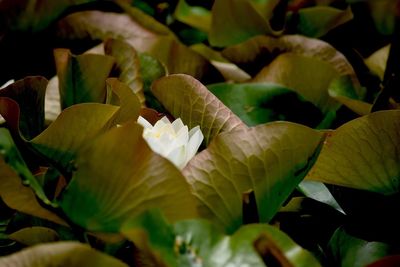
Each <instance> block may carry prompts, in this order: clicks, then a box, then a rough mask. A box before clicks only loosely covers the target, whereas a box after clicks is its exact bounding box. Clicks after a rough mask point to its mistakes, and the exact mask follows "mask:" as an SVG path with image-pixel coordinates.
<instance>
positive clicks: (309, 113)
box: [208, 83, 322, 127]
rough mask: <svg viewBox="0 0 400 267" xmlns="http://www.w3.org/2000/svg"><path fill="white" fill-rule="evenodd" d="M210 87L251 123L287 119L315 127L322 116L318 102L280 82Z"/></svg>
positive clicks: (231, 108)
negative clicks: (304, 96) (306, 98)
mask: <svg viewBox="0 0 400 267" xmlns="http://www.w3.org/2000/svg"><path fill="white" fill-rule="evenodd" d="M208 89H209V90H210V91H211V92H212V93H213V94H214V95H215V96H216V97H218V99H220V100H221V101H222V102H223V103H224V104H225V105H226V106H227V107H228V108H229V109H230V110H232V112H234V113H235V114H236V115H237V116H238V117H239V118H240V119H241V120H242V121H243V122H245V123H246V124H247V125H248V126H254V125H257V124H261V123H266V122H271V121H277V120H286V121H292V122H297V123H302V124H305V125H308V126H310V127H315V126H316V125H318V123H319V122H320V121H321V119H322V113H321V112H320V111H319V110H318V108H317V107H316V106H314V105H313V104H311V103H310V102H307V101H306V100H304V99H303V98H302V97H301V96H299V95H298V94H297V93H295V92H293V90H289V89H287V88H285V87H283V86H281V85H278V84H274V83H241V84H231V83H221V84H213V85H209V86H208ZM298 110H302V112H301V114H299V113H298V112H297V111H298Z"/></svg>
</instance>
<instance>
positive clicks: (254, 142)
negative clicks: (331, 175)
mask: <svg viewBox="0 0 400 267" xmlns="http://www.w3.org/2000/svg"><path fill="white" fill-rule="evenodd" d="M322 139H323V134H322V133H320V132H317V131H315V130H312V129H310V128H308V127H305V126H302V125H299V124H294V123H289V122H275V123H269V124H264V125H259V126H256V127H253V128H250V129H241V130H236V131H231V132H226V133H222V134H220V135H218V136H216V137H215V138H214V141H213V142H212V143H211V144H210V145H209V146H208V148H207V149H205V150H203V151H202V152H201V153H199V154H198V155H197V156H195V157H194V158H193V159H192V160H191V161H190V162H189V164H188V165H187V166H186V167H185V168H184V170H183V173H184V175H185V176H186V178H187V179H188V181H189V183H190V184H191V186H192V191H193V194H194V195H195V196H196V197H197V198H198V200H199V212H200V214H201V215H202V217H205V218H209V219H211V220H212V221H214V222H215V223H217V224H218V225H220V226H223V227H224V228H225V229H227V231H228V232H233V231H234V230H236V229H237V228H238V227H239V226H240V225H241V224H242V221H243V215H242V194H243V193H244V192H245V191H248V190H254V192H255V197H256V202H257V208H258V214H259V218H260V221H261V222H268V221H269V220H270V219H271V218H272V217H273V216H274V215H275V213H276V212H277V211H278V209H279V208H280V206H281V205H282V204H283V202H284V201H285V200H286V199H287V197H288V196H289V195H290V193H291V192H292V191H293V190H294V188H295V187H296V186H297V185H298V183H299V182H300V181H301V180H302V179H303V177H304V176H305V175H306V174H307V171H308V170H309V168H310V167H311V166H312V164H313V162H314V160H315V157H316V155H317V153H318V147H319V145H320V143H321V142H322Z"/></svg>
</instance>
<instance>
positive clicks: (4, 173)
mask: <svg viewBox="0 0 400 267" xmlns="http://www.w3.org/2000/svg"><path fill="white" fill-rule="evenodd" d="M4 131H5V129H0V139H1V140H4V139H3V138H5V137H6V135H7V134H4ZM20 169H21V170H23V171H24V172H25V174H26V175H28V176H30V178H29V179H35V178H34V177H33V176H32V174H30V173H29V171H28V170H26V169H25V168H24V167H23V165H22V166H21V167H20ZM35 184H37V182H36V183H35ZM39 189H40V191H42V190H41V188H39ZM42 194H43V193H42ZM0 197H1V199H2V200H3V201H4V202H5V203H6V204H7V206H8V207H10V208H12V209H15V210H18V211H20V212H23V213H26V214H29V215H32V216H36V217H39V218H42V219H46V220H49V221H52V222H55V223H58V224H62V225H67V224H66V222H65V221H64V220H62V219H60V218H59V217H58V216H57V215H56V214H54V213H53V212H51V211H49V210H47V209H45V208H43V207H42V206H41V204H39V202H38V199H37V197H36V194H35V192H34V191H33V190H32V189H31V188H30V187H28V186H24V185H23V184H22V182H21V178H20V177H19V174H18V173H17V172H16V171H15V170H14V169H13V168H12V167H11V166H10V165H8V164H7V163H6V162H5V160H4V158H3V156H1V157H0Z"/></svg>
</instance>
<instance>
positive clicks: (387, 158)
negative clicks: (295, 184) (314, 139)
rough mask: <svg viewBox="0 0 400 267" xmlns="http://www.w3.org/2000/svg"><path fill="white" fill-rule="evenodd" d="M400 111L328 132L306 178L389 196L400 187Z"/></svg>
mask: <svg viewBox="0 0 400 267" xmlns="http://www.w3.org/2000/svg"><path fill="white" fill-rule="evenodd" d="M399 133H400V111H399V110H391V111H380V112H375V113H372V114H370V115H367V116H364V117H361V118H358V119H355V120H352V121H350V122H348V123H346V124H344V125H342V126H341V127H339V128H338V129H336V130H335V131H331V132H329V133H328V136H327V138H326V140H325V143H324V146H323V148H322V151H321V153H320V155H319V157H318V159H317V162H316V163H315V165H314V166H313V168H312V169H311V170H310V172H309V173H308V175H307V177H306V178H307V179H310V180H317V181H322V182H325V183H330V184H337V185H342V186H346V187H352V188H357V189H364V190H369V191H373V192H378V193H382V194H386V195H390V194H394V193H397V192H398V191H399V188H400V166H399V164H398V163H399V162H400V158H399V157H400V153H399V151H400V135H399Z"/></svg>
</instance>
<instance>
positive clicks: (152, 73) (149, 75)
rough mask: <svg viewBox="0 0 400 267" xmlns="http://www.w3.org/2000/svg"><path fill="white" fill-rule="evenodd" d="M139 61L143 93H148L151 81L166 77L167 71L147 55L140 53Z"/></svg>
mask: <svg viewBox="0 0 400 267" xmlns="http://www.w3.org/2000/svg"><path fill="white" fill-rule="evenodd" d="M139 60H140V72H141V74H142V78H143V87H144V90H145V93H146V92H150V87H151V84H152V83H153V81H155V80H157V79H159V78H161V77H163V76H165V75H167V70H166V69H165V66H163V65H162V64H161V62H160V61H158V60H157V59H155V58H154V57H152V56H150V55H148V54H145V53H140V54H139Z"/></svg>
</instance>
